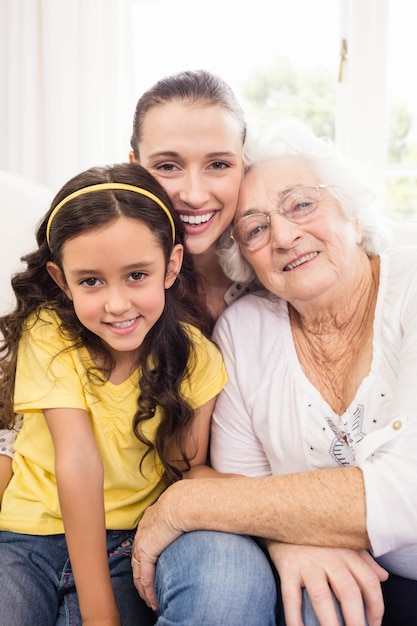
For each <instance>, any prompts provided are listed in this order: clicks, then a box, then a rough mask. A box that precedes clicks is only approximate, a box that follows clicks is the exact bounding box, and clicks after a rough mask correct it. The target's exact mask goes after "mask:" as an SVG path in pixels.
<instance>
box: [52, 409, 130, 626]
mask: <svg viewBox="0 0 417 626" xmlns="http://www.w3.org/2000/svg"><path fill="white" fill-rule="evenodd" d="M44 414H45V418H46V421H47V423H48V426H49V429H50V431H51V435H52V439H53V443H54V447H55V456H56V479H57V485H58V495H59V501H60V506H61V512H62V519H63V522H64V528H65V536H66V541H67V545H68V552H69V556H70V560H71V566H72V570H73V574H74V580H75V585H76V589H77V594H78V599H79V604H80V610H81V615H82V621H83V625H87V624H88V625H93V624H97V625H98V624H100V626H104V625H105V626H119V625H120V618H119V613H118V609H117V606H116V600H115V597H114V593H113V588H112V584H111V578H110V572H109V566H108V558H107V548H106V526H105V513H104V498H103V465H102V461H101V457H100V453H99V450H98V448H97V445H96V442H95V439H94V436H93V432H92V430H91V426H90V423H89V420H88V416H87V413H86V412H85V411H83V410H81V409H48V410H45V411H44Z"/></svg>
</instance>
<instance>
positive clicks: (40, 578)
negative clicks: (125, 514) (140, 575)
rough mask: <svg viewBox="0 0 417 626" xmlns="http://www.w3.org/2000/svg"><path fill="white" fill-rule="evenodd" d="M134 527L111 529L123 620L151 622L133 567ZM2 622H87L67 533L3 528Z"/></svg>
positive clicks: (39, 625)
mask: <svg viewBox="0 0 417 626" xmlns="http://www.w3.org/2000/svg"><path fill="white" fill-rule="evenodd" d="M133 536H134V532H131V531H108V532H107V549H108V553H109V566H110V572H111V577H112V583H113V588H114V592H115V596H116V601H117V605H118V608H119V611H120V617H121V622H122V625H123V626H150V625H151V624H153V623H154V620H155V616H154V614H153V612H152V611H150V610H149V609H148V607H147V606H146V605H145V603H144V602H143V601H142V600H141V598H140V597H139V595H138V593H137V591H136V588H135V587H134V585H133V579H132V571H131V567H130V557H131V548H132V540H133ZM0 620H1V626H55V624H56V625H57V626H58V625H59V626H81V616H80V611H79V606H78V598H77V593H76V591H75V587H74V579H73V576H72V572H71V566H70V563H69V559H68V550H67V545H66V541H65V536H64V535H46V536H33V535H22V534H16V533H9V532H5V531H1V532H0Z"/></svg>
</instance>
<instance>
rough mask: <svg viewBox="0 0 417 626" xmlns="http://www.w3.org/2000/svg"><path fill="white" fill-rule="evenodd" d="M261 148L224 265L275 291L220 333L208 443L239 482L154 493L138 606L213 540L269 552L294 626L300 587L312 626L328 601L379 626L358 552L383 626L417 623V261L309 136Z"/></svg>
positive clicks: (299, 133) (298, 132) (225, 321)
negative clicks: (178, 554) (182, 560)
mask: <svg viewBox="0 0 417 626" xmlns="http://www.w3.org/2000/svg"><path fill="white" fill-rule="evenodd" d="M254 148H256V150H255V149H254V150H253V151H252V152H251V150H250V145H249V146H248V160H249V164H250V165H249V167H248V171H247V173H246V175H245V179H244V182H243V185H242V188H241V193H240V198H239V206H238V209H237V212H236V216H235V220H234V225H233V230H232V235H231V236H232V245H231V247H229V248H228V249H227V250H225V251H224V253H223V266H224V268H225V271H226V272H227V273H228V275H229V276H230V277H231V278H232V279H234V280H248V279H249V278H250V277H252V276H253V275H254V274H256V276H257V277H258V279H259V280H260V281H261V283H262V284H263V285H264V286H265V287H266V289H267V290H268V291H265V292H261V293H259V294H257V295H248V296H245V297H244V298H242V299H241V300H240V301H238V302H236V303H235V304H234V305H232V306H231V307H229V309H228V310H227V311H226V312H225V313H224V314H223V315H222V317H221V318H220V320H219V321H218V323H217V326H216V329H215V340H216V341H217V342H218V344H219V345H220V347H221V349H222V351H223V355H224V358H225V362H226V366H227V370H228V375H229V383H228V384H227V385H226V387H225V389H224V391H223V392H222V393H221V395H220V396H219V399H218V402H217V405H216V410H215V415H214V420H213V428H212V443H211V446H212V447H211V450H212V452H211V459H212V464H213V467H214V468H215V469H216V470H218V471H219V472H228V473H236V474H243V475H245V477H236V478H227V479H226V478H224V479H221V478H214V479H213V478H212V479H210V478H209V479H207V478H202V479H201V480H200V481H199V480H195V481H182V482H180V483H178V484H176V485H174V486H173V487H171V488H170V489H168V491H167V492H165V494H164V495H163V496H162V497H161V499H160V501H159V502H158V503H157V504H156V505H155V506H154V507H152V508H151V509H150V510H149V511H148V513H147V514H146V515H145V517H144V519H143V521H142V522H141V524H140V526H139V532H138V534H137V538H136V543H135V546H134V553H135V555H136V556H137V558H138V559H140V560H141V562H142V565H141V568H140V569H141V575H142V583H141V584H142V587H141V592H142V593H144V594H145V595H146V594H148V597H151V595H149V594H151V591H150V590H149V585H150V583H151V580H152V564H153V563H154V562H155V561H156V558H157V556H158V555H159V553H160V552H161V550H162V549H164V548H165V547H166V546H167V545H168V544H169V543H170V542H171V541H172V540H173V539H174V538H176V537H178V536H179V535H180V534H181V533H182V532H184V531H192V530H196V529H207V530H214V529H215V530H223V531H229V532H235V533H242V534H249V535H255V536H258V537H262V538H265V539H266V540H267V541H266V543H267V545H268V549H269V553H270V556H271V559H272V561H273V563H274V565H275V567H276V569H277V571H278V573H279V576H280V579H281V591H282V594H283V598H284V605H285V618H286V624H287V626H293V625H297V626H298V625H299V624H301V623H302V622H301V621H300V616H299V607H300V605H301V587H306V588H307V590H308V591H309V593H310V598H311V599H312V601H313V606H314V609H315V612H316V615H317V619H318V622H319V623H320V624H322V625H326V626H327V625H329V626H330V625H331V626H333V625H334V624H337V623H339V622H338V621H335V619H336V616H335V613H334V610H333V608H332V602H333V601H332V598H331V595H330V590H329V587H330V588H331V589H332V590H333V592H334V594H335V596H336V597H337V598H339V599H340V600H341V611H342V614H343V619H344V621H343V622H342V623H345V624H347V625H350V624H355V625H356V624H364V623H365V621H364V620H365V618H364V615H363V610H362V616H361V615H360V613H359V612H358V608H360V603H358V589H359V590H360V593H361V594H362V596H363V601H364V603H365V606H366V616H367V620H368V624H370V625H371V624H380V623H381V610H380V606H381V605H380V603H379V600H378V594H379V593H380V584H379V581H383V580H384V573H383V571H382V570H380V569H378V565H377V563H376V561H375V560H374V559H373V558H371V556H370V554H369V553H371V554H372V555H373V557H374V558H375V559H376V560H377V561H378V562H379V563H381V564H382V565H383V567H384V568H386V570H388V572H390V577H389V579H388V581H387V582H385V583H383V585H382V586H383V587H385V588H386V590H385V601H386V614H385V617H384V622H383V623H384V624H393V625H394V624H395V626H411V625H414V624H417V582H416V581H417V471H416V470H417V455H416V449H417V394H416V391H415V386H416V382H415V376H416V372H417V272H416V268H417V249H412V248H410V249H397V250H396V249H388V250H383V246H384V239H383V236H382V235H383V234H382V232H381V231H380V229H378V227H377V226H376V225H375V224H376V222H375V215H374V214H373V211H372V202H371V196H370V193H369V191H368V190H367V189H366V188H365V187H364V186H363V185H362V184H361V183H360V181H359V179H358V177H357V175H356V172H352V171H351V170H350V169H349V168H348V167H347V165H346V164H345V163H344V162H343V161H342V160H341V158H340V157H339V156H338V155H337V154H336V153H335V151H334V150H333V148H332V146H331V145H330V144H329V143H328V142H324V141H322V140H320V139H318V138H316V137H315V136H314V135H313V134H312V133H311V132H310V131H308V129H305V128H304V126H302V125H299V124H297V123H295V122H294V123H289V124H285V123H282V124H281V125H279V126H278V127H277V128H276V129H275V131H274V132H272V131H269V133H268V141H258V142H256V143H255V146H254ZM314 546H316V547H314ZM317 546H321V547H317ZM394 586H395V593H394V592H392V589H393V588H394ZM304 599H305V598H304ZM395 602H397V603H398V604H397V605H396V604H394V603H395ZM412 603H413V604H412ZM400 611H403V613H401V612H400ZM304 619H305V620H307V618H306V613H304ZM340 619H341V618H340ZM306 623H310V622H307V621H306ZM311 623H313V622H311ZM254 626H255V625H254Z"/></svg>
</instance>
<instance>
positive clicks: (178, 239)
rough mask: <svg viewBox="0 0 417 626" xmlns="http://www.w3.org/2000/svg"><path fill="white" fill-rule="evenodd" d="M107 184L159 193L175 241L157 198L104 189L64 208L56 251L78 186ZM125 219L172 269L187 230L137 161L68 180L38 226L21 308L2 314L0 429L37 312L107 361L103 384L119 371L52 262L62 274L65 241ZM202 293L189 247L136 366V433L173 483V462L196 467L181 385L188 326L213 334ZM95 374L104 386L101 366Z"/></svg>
mask: <svg viewBox="0 0 417 626" xmlns="http://www.w3.org/2000/svg"><path fill="white" fill-rule="evenodd" d="M107 182H118V183H126V184H129V185H135V186H137V187H142V188H144V189H146V190H147V191H149V192H151V193H153V194H154V195H156V196H157V197H158V198H159V199H160V200H161V201H162V202H163V203H164V204H165V206H166V207H168V209H169V210H170V213H171V214H172V218H173V220H174V224H175V242H173V240H172V229H171V224H170V222H169V219H168V217H167V215H166V214H165V213H164V211H163V210H162V209H161V207H160V206H159V205H158V204H157V203H156V202H154V201H153V200H152V199H149V198H147V197H145V196H142V195H139V194H137V193H133V192H132V191H126V190H104V191H103V190H101V191H99V192H94V193H88V194H84V195H80V196H78V197H77V198H74V199H72V200H70V201H69V202H68V203H66V204H65V205H64V206H63V207H62V208H61V209H59V211H58V212H57V213H56V215H55V217H54V219H53V221H52V223H51V228H50V242H49V244H50V247H49V246H48V243H47V241H46V230H47V224H48V218H49V215H50V214H51V213H52V211H53V209H54V207H55V206H57V205H58V203H59V202H61V200H63V198H66V197H67V196H68V195H69V194H71V193H73V192H74V191H76V190H78V189H82V188H84V187H88V186H90V185H95V184H99V183H107ZM120 216H126V217H129V218H133V219H137V220H140V221H141V222H143V223H144V224H146V225H147V226H148V227H149V228H150V230H151V231H152V232H153V234H154V236H155V238H156V240H157V242H158V244H159V245H160V246H161V249H162V250H163V252H164V256H165V263H166V268H165V269H167V266H168V261H169V258H170V255H171V252H172V249H173V246H174V245H175V244H178V243H179V244H182V245H183V246H184V238H185V234H184V229H183V226H182V223H181V221H180V219H179V217H178V215H177V213H176V212H175V210H174V209H173V207H172V203H171V201H170V198H169V196H168V195H167V193H166V192H165V190H164V189H163V188H162V187H161V185H160V184H159V183H158V181H156V180H155V178H154V177H153V176H152V175H151V174H150V173H149V172H148V171H147V170H145V169H144V168H143V167H141V166H140V165H138V164H137V163H123V164H117V165H113V166H108V167H96V168H91V169H89V170H87V171H85V172H83V173H81V174H79V175H78V176H75V177H74V178H72V179H71V180H70V181H68V182H67V183H66V184H65V185H64V186H63V188H62V189H61V190H60V191H59V192H58V194H57V195H56V197H55V198H54V200H53V202H52V205H51V207H50V209H49V211H48V212H47V213H46V215H45V217H44V218H43V220H42V221H41V223H40V224H39V226H38V229H37V233H36V240H37V244H38V248H37V249H36V250H35V251H33V252H31V253H29V254H27V255H25V256H24V257H22V261H23V263H25V265H26V268H25V269H24V270H22V271H21V272H19V273H17V274H15V275H14V277H13V278H12V287H13V291H14V294H15V297H16V307H15V309H14V310H13V311H12V312H11V313H9V314H7V315H3V316H2V317H0V333H1V335H2V342H1V344H0V424H1V425H2V426H3V427H5V428H11V427H12V425H13V423H14V409H13V397H14V382H15V371H16V362H17V351H18V345H19V340H20V337H21V335H22V332H23V329H24V328H25V323H26V320H27V318H28V317H29V316H30V315H31V314H33V313H36V314H38V315H41V309H42V308H51V309H53V310H54V311H55V312H56V313H57V314H58V316H59V318H60V320H61V329H62V332H64V333H65V336H66V337H70V338H71V341H72V345H73V347H79V346H81V345H84V346H86V347H87V348H88V349H89V351H90V353H91V354H94V355H97V357H99V358H100V363H101V362H103V363H104V364H105V365H104V368H102V367H100V374H101V377H102V379H103V377H104V379H107V378H108V377H109V375H110V373H111V371H112V368H113V367H114V362H113V359H112V356H111V354H110V352H109V351H108V349H107V347H106V345H105V344H104V343H103V342H102V341H101V339H100V338H99V337H97V336H96V335H95V334H94V333H92V332H90V331H89V330H88V329H86V328H85V327H84V326H83V325H82V324H81V323H80V322H79V320H78V318H77V316H76V315H75V312H74V308H73V305H72V302H71V300H70V299H69V298H68V297H67V296H66V295H65V294H64V292H63V291H62V290H61V289H60V288H59V287H58V286H57V284H56V283H55V282H54V281H53V279H52V278H51V277H50V275H49V274H48V272H47V270H46V263H47V262H48V261H53V262H54V263H56V264H57V265H58V266H59V267H60V268H61V270H62V249H63V246H64V244H65V242H67V241H68V240H69V239H71V238H73V237H77V236H78V235H80V234H81V233H84V232H88V231H92V230H95V229H98V228H100V227H101V226H103V225H105V224H107V223H109V222H112V221H114V220H117V219H118V218H119V217H120ZM51 250H52V252H51ZM196 291H197V284H196V274H195V271H194V268H193V263H192V257H191V256H190V255H189V254H188V253H187V251H186V249H185V248H184V260H183V264H182V268H181V271H180V273H179V275H178V276H177V278H176V280H175V282H174V284H173V285H172V286H171V287H170V288H169V289H167V290H166V292H165V294H166V295H165V298H166V303H165V307H164V311H163V313H162V315H161V317H160V318H159V320H158V321H157V322H156V324H155V325H154V326H153V327H152V328H151V330H150V331H149V333H148V334H147V336H146V337H145V340H144V342H143V343H142V346H141V349H140V350H138V360H137V367H138V368H139V369H140V370H141V374H142V375H141V377H140V381H139V389H138V407H137V411H136V413H135V415H134V416H132V418H133V428H134V431H135V434H136V436H137V437H138V439H139V440H140V441H142V442H143V443H145V444H146V445H147V446H148V451H147V453H146V454H150V453H152V452H153V451H156V452H157V453H158V455H159V457H160V459H161V461H162V464H163V467H164V470H165V475H166V479H167V480H168V481H174V480H177V479H179V478H180V477H181V473H180V471H179V470H178V469H177V468H176V467H175V465H174V464H173V461H180V462H182V463H183V464H184V467H185V468H188V467H189V466H190V464H189V458H188V457H187V455H186V453H185V448H184V443H183V442H184V441H185V440H186V436H185V435H186V433H188V431H189V430H190V429H191V425H192V420H193V411H192V409H191V407H190V406H189V404H188V403H187V402H186V401H185V399H184V398H183V396H182V394H181V391H180V387H181V383H182V381H183V379H184V377H185V376H187V375H188V374H189V373H190V372H189V371H188V370H189V367H188V366H189V363H190V357H192V354H193V343H192V339H191V337H190V333H189V332H187V329H186V327H185V326H184V323H188V324H191V325H193V326H195V327H197V328H199V329H200V330H201V331H202V332H203V334H205V335H206V336H207V337H208V336H210V334H211V330H212V322H211V318H210V316H209V314H208V312H207V311H206V309H205V308H204V307H203V305H202V304H200V302H199V300H198V299H197V298H196V297H195V294H196ZM191 361H192V359H191ZM89 374H90V376H91V378H92V379H93V380H95V381H97V369H96V370H95V371H91V372H89ZM157 406H159V407H161V410H162V420H161V423H160V426H159V428H158V431H157V434H156V438H155V442H154V443H152V442H151V441H149V440H148V439H147V438H146V437H144V435H143V434H142V432H141V424H142V422H143V421H144V420H147V419H150V418H152V417H153V415H154V413H155V409H156V407H157ZM174 451H175V454H176V457H177V458H175V459H173V453H174ZM178 456H179V458H178Z"/></svg>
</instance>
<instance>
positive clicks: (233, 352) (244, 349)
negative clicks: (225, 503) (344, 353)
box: [211, 247, 417, 579]
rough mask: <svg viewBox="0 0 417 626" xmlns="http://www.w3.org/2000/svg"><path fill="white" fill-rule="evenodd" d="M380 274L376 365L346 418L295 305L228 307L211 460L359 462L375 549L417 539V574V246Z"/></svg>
mask: <svg viewBox="0 0 417 626" xmlns="http://www.w3.org/2000/svg"><path fill="white" fill-rule="evenodd" d="M380 277H381V278H380V286H379V292H378V299H377V306H376V313H375V320H374V343H373V359H372V365H371V371H370V373H369V375H368V376H367V377H366V378H365V379H364V380H363V382H362V384H361V386H360V387H359V389H358V391H357V393H356V396H355V399H354V400H353V402H352V404H351V405H350V407H349V408H348V410H347V411H346V413H344V414H343V415H342V416H339V415H337V414H336V413H334V411H333V410H332V409H331V408H330V407H329V405H328V404H327V402H325V400H324V399H323V398H322V397H321V395H320V393H319V392H318V391H317V389H316V388H315V387H314V386H313V385H312V384H311V383H310V381H309V380H308V379H307V378H306V376H305V375H304V373H303V371H302V369H301V366H300V363H299V361H298V358H297V355H296V351H295V347H294V343H293V338H292V333H291V329H290V323H289V316H288V309H287V304H286V302H285V301H282V300H280V299H278V298H277V297H276V296H272V295H270V294H266V292H262V294H256V295H255V294H253V295H248V296H245V297H244V298H242V299H241V300H239V301H237V302H236V303H235V304H233V305H232V306H230V307H229V308H228V309H227V310H226V311H225V312H224V313H223V315H222V316H221V317H220V319H219V321H218V322H217V325H216V328H215V331H214V335H213V338H214V340H215V341H216V342H217V343H218V344H219V346H220V348H221V350H222V352H223V355H224V359H225V363H226V367H227V371H228V375H229V382H228V384H227V385H226V387H225V388H224V390H223V391H222V392H221V394H220V396H219V397H218V400H217V404H216V409H215V413H214V418H213V426H212V439H211V461H212V464H213V466H214V467H215V468H216V469H217V470H219V471H223V472H235V473H241V474H245V475H247V476H267V475H271V474H283V473H290V472H300V471H309V470H314V469H318V468H327V467H341V466H345V465H357V466H359V467H360V468H361V469H362V471H363V474H364V481H365V490H366V505H367V529H368V533H369V537H370V540H371V544H372V548H373V553H374V554H375V555H381V554H384V553H387V552H390V551H392V550H396V549H398V548H401V547H403V546H412V545H413V544H416V546H415V550H414V557H413V562H412V564H411V563H410V562H409V563H408V565H411V568H412V570H413V571H412V572H411V573H413V577H414V578H416V579H417V249H416V248H411V247H410V248H408V249H407V248H401V249H400V248H398V249H392V250H389V251H387V252H385V253H383V254H382V255H381V273H380ZM345 438H346V440H347V441H348V443H346V442H345ZM335 497H337V494H335ZM413 549H414V548H413ZM413 549H412V548H410V549H409V551H408V553H407V554H410V552H412V550H413ZM403 556H404V554H403ZM402 560H403V559H402ZM388 561H389V559H388ZM388 565H389V563H387V559H385V566H387V567H388ZM399 567H400V570H401V564H400V566H399ZM392 571H393V570H392ZM397 571H398V568H397ZM398 573H401V572H398ZM403 575H406V576H409V577H411V575H410V569H407V570H406V571H404V573H403Z"/></svg>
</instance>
